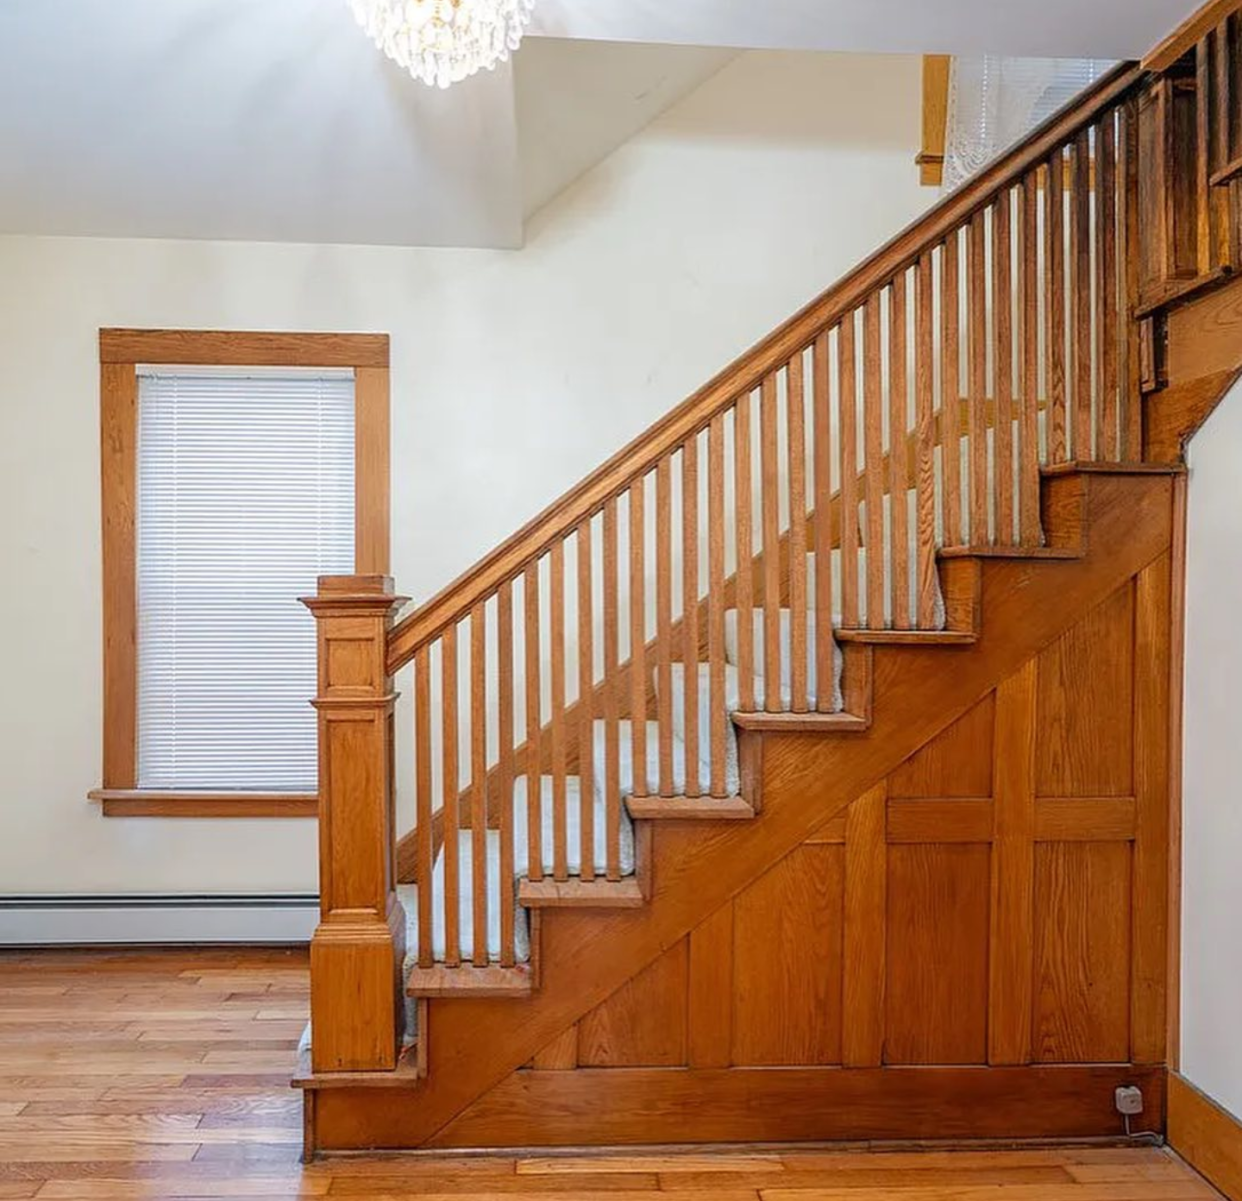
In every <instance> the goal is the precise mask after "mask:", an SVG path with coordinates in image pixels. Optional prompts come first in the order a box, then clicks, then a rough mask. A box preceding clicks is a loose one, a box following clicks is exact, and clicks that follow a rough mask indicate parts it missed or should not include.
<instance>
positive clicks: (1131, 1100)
mask: <svg viewBox="0 0 1242 1201" xmlns="http://www.w3.org/2000/svg"><path fill="white" fill-rule="evenodd" d="M1113 1103H1114V1104H1115V1105H1116V1106H1117V1112H1118V1113H1121V1114H1125V1116H1126V1117H1132V1116H1133V1115H1134V1114H1136V1113H1142V1112H1143V1090H1142V1089H1141V1088H1136V1087H1135V1086H1134V1085H1133V1084H1119V1085H1118V1086H1117V1091H1116V1092H1115V1093H1114V1094H1113Z"/></svg>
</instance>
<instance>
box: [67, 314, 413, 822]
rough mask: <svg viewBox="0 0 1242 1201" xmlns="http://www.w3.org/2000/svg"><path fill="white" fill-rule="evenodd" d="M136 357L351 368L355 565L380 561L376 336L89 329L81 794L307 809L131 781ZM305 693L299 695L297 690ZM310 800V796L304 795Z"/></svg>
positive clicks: (383, 357) (155, 804) (196, 810)
mask: <svg viewBox="0 0 1242 1201" xmlns="http://www.w3.org/2000/svg"><path fill="white" fill-rule="evenodd" d="M140 363H170V364H177V365H180V366H211V367H217V366H228V367H312V368H314V367H325V368H326V367H332V368H351V367H352V368H353V371H354V381H355V383H354V405H355V422H354V430H355V433H354V437H355V490H356V495H355V514H356V516H355V521H356V527H355V546H354V567H355V570H356V571H357V572H358V573H359V574H365V575H380V576H383V575H386V574H387V572H388V568H389V563H388V557H389V545H390V543H389V490H390V424H389V367H388V335H387V334H336V333H248V332H241V333H230V332H225V331H219V330H141V329H101V330H100V331H99V418H100V455H101V459H100V481H101V488H100V502H101V512H102V536H103V702H104V703H103V711H104V728H103V779H102V786H101V788H100V789H97V790H96V791H95V792H92V793H91V794H90V797H91V799H94V800H99V801H101V803H102V806H103V813H104V815H105V816H170V815H173V813H174V811H175V815H177V816H183V817H189V816H193V817H208V816H229V817H292V816H313V815H314V805H313V804H311V803H308V798H307V797H306V796H305V795H303V794H285V793H275V794H273V793H264V792H258V791H256V792H247V793H244V794H239V793H232V792H225V793H219V794H217V793H211V792H195V793H187V792H179V791H169V792H164V791H151V790H139V789H138V788H137V755H138V690H137V642H138V638H137V630H138V611H137V594H136V585H135V528H134V514H135V509H136V503H137V468H138V455H137V441H138V371H137V367H138V364H140ZM307 700H308V701H309V700H310V698H309V697H308V698H307ZM310 800H311V801H313V797H312V798H310Z"/></svg>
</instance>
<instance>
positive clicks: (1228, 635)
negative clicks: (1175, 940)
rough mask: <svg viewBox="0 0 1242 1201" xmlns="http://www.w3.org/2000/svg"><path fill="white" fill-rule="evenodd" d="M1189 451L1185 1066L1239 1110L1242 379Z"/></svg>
mask: <svg viewBox="0 0 1242 1201" xmlns="http://www.w3.org/2000/svg"><path fill="white" fill-rule="evenodd" d="M1189 459H1190V501H1189V513H1188V540H1187V554H1186V566H1187V578H1186V711H1185V717H1186V722H1185V725H1186V736H1185V770H1184V773H1183V782H1184V796H1183V834H1182V837H1183V860H1182V879H1183V895H1182V1071H1183V1072H1184V1073H1185V1075H1186V1076H1187V1077H1189V1079H1190V1080H1191V1081H1193V1082H1194V1083H1195V1084H1196V1085H1198V1086H1199V1087H1200V1088H1201V1089H1203V1090H1204V1091H1205V1092H1206V1093H1208V1094H1210V1095H1211V1096H1213V1097H1214V1098H1215V1099H1216V1100H1217V1101H1219V1102H1220V1104H1221V1105H1223V1106H1225V1108H1227V1109H1229V1110H1230V1111H1231V1112H1233V1113H1235V1114H1238V1115H1242V1024H1240V1023H1239V1021H1238V1015H1239V1014H1240V1013H1242V928H1240V926H1239V920H1240V918H1242V706H1240V705H1239V700H1238V685H1239V681H1242V471H1239V464H1242V385H1238V386H1236V387H1235V388H1234V389H1233V391H1232V392H1231V393H1230V395H1229V396H1228V397H1226V398H1225V400H1224V401H1223V402H1222V403H1221V405H1220V407H1219V408H1218V409H1217V410H1216V412H1215V413H1214V414H1213V415H1212V416H1211V418H1210V419H1209V420H1208V422H1207V423H1206V424H1205V425H1204V427H1203V429H1202V430H1200V432H1199V433H1198V434H1197V435H1196V436H1195V438H1194V439H1193V440H1192V442H1191V444H1190V455H1189Z"/></svg>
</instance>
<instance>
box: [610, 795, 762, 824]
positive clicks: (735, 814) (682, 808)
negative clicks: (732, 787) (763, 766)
mask: <svg viewBox="0 0 1242 1201" xmlns="http://www.w3.org/2000/svg"><path fill="white" fill-rule="evenodd" d="M625 805H626V808H627V809H629V811H630V816H631V817H632V818H633V819H634V820H635V821H747V820H749V819H750V818H752V817H754V816H755V810H754V807H753V806H752V805H751V804H750V802H749V801H747V800H746V799H745V798H744V797H740V796H732V797H704V796H700V797H687V796H673V797H665V796H641V797H635V796H632V797H626V799H625Z"/></svg>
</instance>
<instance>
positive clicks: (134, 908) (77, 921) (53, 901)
mask: <svg viewBox="0 0 1242 1201" xmlns="http://www.w3.org/2000/svg"><path fill="white" fill-rule="evenodd" d="M318 919H319V898H318V896H316V895H315V894H314V893H247V894H243V893H224V894H220V893H216V894H212V893H135V894H126V893H117V894H72V893H69V894H63V893H62V894H54V893H43V894H39V893H32V894H25V895H9V896H3V895H0V946H70V945H74V944H101V943H304V942H309V941H310V936H311V933H312V931H313V930H314V928H315V923H316V922H317V921H318Z"/></svg>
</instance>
